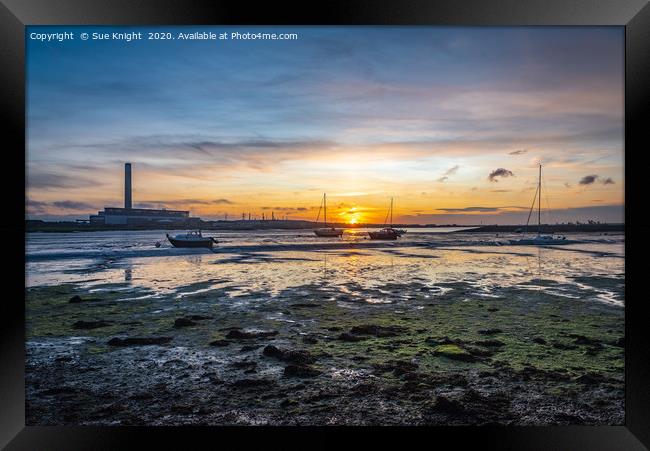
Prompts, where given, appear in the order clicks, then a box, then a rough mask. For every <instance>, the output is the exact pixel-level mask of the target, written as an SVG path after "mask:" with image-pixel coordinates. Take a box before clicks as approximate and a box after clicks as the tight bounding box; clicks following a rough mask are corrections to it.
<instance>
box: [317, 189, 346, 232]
mask: <svg viewBox="0 0 650 451" xmlns="http://www.w3.org/2000/svg"><path fill="white" fill-rule="evenodd" d="M321 210H323V213H324V214H323V225H324V226H325V227H323V228H320V229H316V230H314V233H315V234H316V236H320V237H324V238H336V237H340V236H341V235H343V229H335V228H334V227H327V194H325V193H323V202H322V204H321V208H319V209H318V216H317V217H316V223H317V224H318V220H319V219H320V212H321Z"/></svg>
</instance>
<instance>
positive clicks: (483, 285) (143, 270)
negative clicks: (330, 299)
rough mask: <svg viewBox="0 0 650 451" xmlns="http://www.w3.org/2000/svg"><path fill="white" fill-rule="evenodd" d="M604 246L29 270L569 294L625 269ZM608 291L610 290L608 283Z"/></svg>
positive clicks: (171, 289) (248, 288)
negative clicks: (581, 280) (584, 281)
mask: <svg viewBox="0 0 650 451" xmlns="http://www.w3.org/2000/svg"><path fill="white" fill-rule="evenodd" d="M598 246H599V247H597V248H596V247H595V246H591V248H590V247H589V246H583V250H584V252H574V251H569V252H567V251H565V250H558V249H551V248H548V249H546V248H538V247H532V246H527V247H524V246H519V247H506V246H504V247H491V246H471V247H470V246H465V247H457V248H424V247H402V248H393V247H387V248H385V249H361V248H356V249H355V248H353V249H346V250H339V251H334V250H331V251H329V250H328V251H319V252H316V251H313V252H310V251H276V252H271V251H266V252H264V253H256V252H250V253H249V254H246V256H245V258H244V257H242V254H235V253H217V254H211V255H209V256H208V255H185V256H168V257H141V258H131V259H117V260H115V261H111V262H108V263H106V264H104V265H97V264H96V262H92V261H89V262H87V264H80V263H81V261H80V260H61V261H52V262H30V263H28V268H27V270H28V275H29V277H28V283H29V284H30V285H41V284H59V283H65V282H76V283H79V282H81V283H82V284H83V285H84V286H88V287H98V288H100V287H101V285H104V284H107V283H125V282H126V283H128V284H130V285H131V286H132V287H133V288H134V289H138V288H142V289H145V290H150V291H151V292H153V293H156V294H158V295H165V294H169V293H172V294H176V293H179V292H183V291H184V290H183V288H184V287H188V286H197V287H199V288H196V289H201V290H211V289H226V290H228V293H230V294H232V295H233V296H235V295H241V294H254V293H265V295H266V296H275V295H277V294H278V293H280V292H282V291H286V290H291V289H294V288H298V287H303V286H305V285H310V284H311V285H316V286H321V287H323V289H328V290H340V291H341V292H344V291H345V289H347V288H346V287H354V290H355V292H358V293H360V294H361V295H364V296H365V295H367V296H369V297H370V296H371V294H370V293H372V292H375V291H376V290H377V289H381V288H383V287H384V285H386V284H389V283H398V284H409V283H413V284H424V285H427V286H429V287H435V286H436V285H438V284H440V283H448V282H467V283H469V284H471V285H473V286H475V287H477V289H479V290H480V291H481V292H484V293H488V294H489V293H491V292H492V290H494V289H497V288H499V287H509V286H519V287H522V286H528V287H529V288H528V289H530V288H532V287H533V286H534V287H535V288H536V289H537V290H540V291H542V290H546V291H547V292H550V291H553V292H554V293H560V294H562V293H563V292H562V291H561V289H559V288H558V286H559V285H561V284H562V285H564V286H572V287H574V288H575V287H577V288H575V289H574V290H573V292H577V291H576V290H580V289H584V288H580V287H579V286H577V284H576V282H575V280H574V277H577V276H579V277H583V276H592V275H593V276H598V275H603V274H605V275H607V274H610V275H622V274H623V273H624V269H623V263H624V260H623V258H620V257H615V258H614V257H607V256H602V255H601V256H598V254H596V253H594V252H590V251H591V250H592V249H597V250H598V251H601V250H602V251H607V252H610V253H616V252H620V253H621V255H622V244H620V245H619V244H609V245H603V244H599V245H598ZM619 247H620V250H619V249H618V248H619ZM567 250H568V249H567ZM136 266H137V277H134V276H135V274H134V268H135V267H136ZM549 281H550V282H554V283H553V284H550V283H549ZM551 285H553V286H551ZM603 290H604V291H607V290H609V288H608V287H607V286H605V288H604V289H603ZM185 291H187V290H185ZM564 292H566V293H570V292H571V290H568V289H565V290H564ZM495 294H497V293H496V292H495ZM610 297H613V296H610Z"/></svg>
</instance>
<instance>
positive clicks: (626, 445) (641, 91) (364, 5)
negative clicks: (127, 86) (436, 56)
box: [0, 0, 650, 450]
mask: <svg viewBox="0 0 650 451" xmlns="http://www.w3.org/2000/svg"><path fill="white" fill-rule="evenodd" d="M82 24H86V25H152V24H165V25H172V24H179V25H196V24H238V25H249V24H251V25H252V24H277V25H284V24H300V25H337V24H341V25H464V26H468V25H476V26H497V25H499V26H504V25H505V26H510V25H520V26H547V25H580V26H602V25H614V26H624V27H625V36H626V38H625V40H626V43H625V46H626V60H625V102H626V103H625V179H626V181H627V187H626V190H625V222H626V227H625V229H626V230H625V234H626V245H625V252H626V263H627V262H628V261H629V262H632V261H635V260H636V258H635V256H640V257H643V256H644V255H647V253H646V252H645V249H646V246H645V244H644V243H643V239H644V236H647V232H648V231H649V229H650V227H648V225H649V224H648V222H647V220H645V218H644V217H645V216H646V215H645V214H644V210H647V203H646V204H645V205H644V204H643V201H642V197H643V191H642V189H636V184H637V183H639V181H642V180H643V178H644V177H643V174H642V172H641V171H643V170H644V164H643V152H644V151H645V150H646V149H645V148H644V147H643V144H644V141H646V136H647V131H646V128H647V126H645V124H644V122H643V120H642V117H645V116H647V112H648V109H649V106H650V96H649V86H650V5H649V4H648V0H526V1H523V0H492V1H486V0H456V1H453V0H445V1H430V0H429V1H426V0H402V1H391V0H347V1H342V0H336V1H321V2H319V3H312V2H306V1H305V2H301V3H288V2H287V3H278V2H264V3H260V4H249V3H248V2H244V1H234V0H216V1H192V2H189V1H180V0H140V1H127V0H119V1H118V0H112V1H100V0H29V1H26V0H0V68H1V69H0V77H1V85H2V90H1V94H0V95H1V102H2V108H1V111H2V117H3V123H4V125H5V127H4V128H5V130H6V133H5V135H4V136H3V140H2V144H3V145H2V148H3V156H4V160H5V171H7V173H5V176H3V177H0V179H2V182H1V183H2V192H3V193H5V194H6V193H10V194H11V195H10V196H8V195H7V196H3V201H4V206H3V211H4V213H5V214H4V215H3V220H2V221H0V223H1V224H0V233H1V235H0V236H3V237H5V238H6V237H13V239H9V240H7V241H8V242H6V243H4V246H3V250H4V252H3V254H4V257H5V265H4V267H5V269H4V276H5V277H6V279H5V289H6V288H9V290H5V296H4V297H3V299H2V300H1V302H0V309H1V312H2V314H1V316H0V318H1V320H2V327H0V333H1V334H2V340H1V342H0V359H1V360H0V367H1V370H0V403H1V406H0V446H7V449H11V450H18V449H28V450H47V449H66V450H73V449H125V448H132V447H137V446H140V445H142V444H147V445H149V446H147V447H152V446H151V445H153V444H154V443H155V442H156V443H158V444H159V446H160V447H162V448H168V447H172V448H176V449H178V448H180V447H181V446H183V447H187V448H190V449H191V448H195V447H197V446H196V443H198V442H195V440H198V439H207V441H206V442H205V443H206V444H207V446H210V447H217V446H220V445H221V446H226V443H225V441H224V438H223V434H224V433H225V432H229V433H230V434H228V435H233V434H237V435H238V437H239V438H238V440H239V441H238V445H239V446H242V445H246V444H249V443H250V441H251V440H252V439H254V438H261V437H260V436H262V438H263V439H264V440H265V441H267V444H268V446H270V445H272V444H275V445H276V446H278V445H280V446H282V447H290V446H291V445H292V443H290V442H292V441H294V440H290V441H287V440H286V438H282V437H280V435H279V432H282V431H283V429H282V428H252V429H255V430H254V433H251V432H250V429H251V428H246V429H245V430H244V429H242V428H162V429H161V428H148V427H138V428H133V427H130V428H120V427H114V428H111V427H106V428H94V427H93V428H89V427H26V426H25V393H24V390H25V382H24V375H25V374H24V357H25V351H24V321H25V318H24V293H25V291H24V290H25V287H24V275H25V274H24V258H25V249H24V240H23V239H22V237H24V233H25V221H24V219H25V201H24V199H25V197H24V194H25V193H24V189H23V190H20V189H19V187H20V186H21V183H22V186H23V188H24V186H25V178H24V173H23V172H22V171H19V170H17V169H16V170H13V171H12V170H11V169H9V168H10V167H17V165H18V164H20V162H21V161H22V163H24V158H25V153H24V152H25V69H24V63H25V55H24V52H25V39H24V38H25V27H26V26H28V25H82ZM643 113H646V114H645V115H644V114H643ZM7 175H9V176H7ZM639 186H641V185H640V183H639ZM632 243H635V244H634V245H632ZM639 260H640V259H639ZM21 263H22V264H21ZM643 270H644V268H643V265H641V267H639V266H637V265H634V264H632V263H630V264H626V291H625V296H626V307H625V309H626V311H625V313H626V315H625V316H626V332H625V337H626V343H625V379H626V397H625V405H626V423H625V426H602V427H587V426H562V427H455V428H450V427H437V428H435V439H432V438H431V437H433V436H432V435H431V431H426V432H425V433H423V431H422V430H421V429H420V428H418V429H417V430H415V428H399V429H395V428H390V429H389V430H385V429H381V430H376V429H373V432H372V435H373V436H374V437H375V438H380V439H383V438H397V437H402V436H409V437H412V434H414V433H416V435H420V438H425V437H429V440H430V443H431V444H439V443H442V441H441V440H442V439H444V440H450V439H451V440H453V441H452V442H451V443H453V444H454V447H457V446H460V447H462V446H463V444H466V443H467V442H468V441H473V443H480V444H481V447H488V448H489V447H495V448H499V449H572V450H578V449H590V450H600V449H602V450H613V449H626V450H635V449H646V447H650V388H649V386H650V384H649V383H648V381H649V380H650V343H649V339H648V336H649V334H648V333H647V330H648V328H647V327H646V325H645V322H646V321H647V319H646V318H647V317H646V316H645V315H644V313H645V308H644V306H643V304H644V302H647V299H645V298H646V297H645V296H643V286H642V285H641V284H642V280H643V274H644V271H643ZM633 291H637V292H639V293H640V294H639V295H638V297H636V298H634V297H633ZM331 430H332V429H328V428H315V429H314V428H312V429H310V433H311V434H315V435H313V436H311V439H310V441H309V442H307V443H305V442H303V441H302V440H295V443H294V445H297V446H301V447H302V446H304V447H309V446H311V443H313V442H316V441H318V442H320V444H327V443H328V442H329V444H330V445H331V446H338V445H337V441H338V439H337V438H336V437H335V436H334V434H330V431H331ZM336 430H337V431H338V430H340V429H338V428H336ZM291 434H293V431H291ZM229 438H231V439H232V438H233V437H229ZM301 442H302V443H301ZM188 443H192V445H190V446H188Z"/></svg>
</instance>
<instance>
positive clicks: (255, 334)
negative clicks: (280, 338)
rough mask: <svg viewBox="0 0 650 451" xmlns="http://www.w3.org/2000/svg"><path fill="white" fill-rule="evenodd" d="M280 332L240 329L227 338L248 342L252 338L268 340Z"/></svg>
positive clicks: (227, 335)
mask: <svg viewBox="0 0 650 451" xmlns="http://www.w3.org/2000/svg"><path fill="white" fill-rule="evenodd" d="M278 333H279V332H278V331H277V330H270V331H264V330H260V331H245V330H240V329H233V330H231V331H230V332H228V333H227V334H226V338H228V339H231V340H232V339H235V340H242V339H243V340H248V339H251V338H267V337H273V336H275V335H277V334H278Z"/></svg>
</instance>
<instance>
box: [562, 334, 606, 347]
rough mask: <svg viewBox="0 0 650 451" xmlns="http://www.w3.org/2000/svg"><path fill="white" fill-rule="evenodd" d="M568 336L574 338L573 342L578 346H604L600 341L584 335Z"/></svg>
mask: <svg viewBox="0 0 650 451" xmlns="http://www.w3.org/2000/svg"><path fill="white" fill-rule="evenodd" d="M567 336H568V337H571V338H573V342H574V343H575V344H577V345H589V346H602V345H601V343H600V341H599V340H596V339H594V338H589V337H585V336H584V335H580V334H568V335H567Z"/></svg>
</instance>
